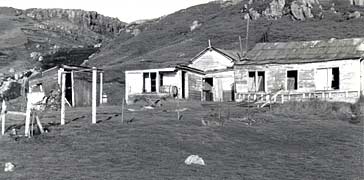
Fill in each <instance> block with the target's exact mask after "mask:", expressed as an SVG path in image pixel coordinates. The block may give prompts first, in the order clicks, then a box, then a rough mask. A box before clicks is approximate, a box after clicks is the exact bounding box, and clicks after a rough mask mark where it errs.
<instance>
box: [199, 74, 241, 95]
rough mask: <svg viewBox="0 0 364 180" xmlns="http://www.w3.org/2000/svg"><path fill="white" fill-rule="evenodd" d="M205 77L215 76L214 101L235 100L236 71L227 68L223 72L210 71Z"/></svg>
mask: <svg viewBox="0 0 364 180" xmlns="http://www.w3.org/2000/svg"><path fill="white" fill-rule="evenodd" d="M205 77H211V78H213V89H214V91H213V97H214V101H220V100H221V101H233V100H234V95H233V94H234V82H235V80H234V71H233V70H227V71H222V72H215V73H208V74H206V76H205Z"/></svg>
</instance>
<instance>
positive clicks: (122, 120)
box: [121, 98, 125, 123]
mask: <svg viewBox="0 0 364 180" xmlns="http://www.w3.org/2000/svg"><path fill="white" fill-rule="evenodd" d="M124 101H125V99H124V98H123V102H121V122H122V123H124Z"/></svg>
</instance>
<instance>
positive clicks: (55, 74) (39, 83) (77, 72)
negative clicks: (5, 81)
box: [28, 65, 103, 107]
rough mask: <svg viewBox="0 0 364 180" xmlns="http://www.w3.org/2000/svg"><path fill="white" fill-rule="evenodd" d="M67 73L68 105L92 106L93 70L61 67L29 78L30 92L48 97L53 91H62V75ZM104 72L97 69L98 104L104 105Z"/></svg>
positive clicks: (66, 95)
mask: <svg viewBox="0 0 364 180" xmlns="http://www.w3.org/2000/svg"><path fill="white" fill-rule="evenodd" d="M62 73H65V74H66V75H65V76H66V79H65V97H66V103H67V104H68V105H69V106H72V107H81V106H91V104H92V68H89V67H82V66H68V65H59V66H55V67H53V68H50V69H48V70H45V71H42V72H39V73H36V74H34V75H32V76H30V77H29V81H28V82H29V86H28V92H29V93H35V92H39V94H40V95H42V93H44V94H45V95H48V94H49V93H50V92H51V91H61V74H62ZM102 79H103V71H102V70H101V69H97V84H98V86H97V92H98V93H97V104H100V102H101V103H102V101H103V100H102V93H103V92H102V90H103V82H102V81H103V80H102Z"/></svg>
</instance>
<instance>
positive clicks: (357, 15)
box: [347, 11, 361, 19]
mask: <svg viewBox="0 0 364 180" xmlns="http://www.w3.org/2000/svg"><path fill="white" fill-rule="evenodd" d="M360 16H361V14H360V12H359V11H354V12H352V13H349V14H348V15H347V19H357V18H360Z"/></svg>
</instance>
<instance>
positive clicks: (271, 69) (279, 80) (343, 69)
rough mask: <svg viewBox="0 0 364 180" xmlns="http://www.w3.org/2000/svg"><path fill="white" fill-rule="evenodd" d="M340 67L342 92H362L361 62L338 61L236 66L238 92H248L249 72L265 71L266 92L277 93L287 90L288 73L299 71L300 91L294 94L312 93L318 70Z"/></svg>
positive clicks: (314, 88)
mask: <svg viewBox="0 0 364 180" xmlns="http://www.w3.org/2000/svg"><path fill="white" fill-rule="evenodd" d="M333 67H339V70H340V87H339V89H340V90H343V91H359V90H360V62H359V60H341V61H340V60H338V61H328V62H319V63H304V64H283V65H277V64H266V65H237V66H235V68H234V69H235V81H236V90H237V92H238V93H246V92H248V72H249V71H264V72H265V84H266V86H265V87H266V92H275V91H277V90H279V89H280V88H281V87H283V89H284V90H286V89H287V71H288V70H298V89H297V90H292V92H311V91H315V90H316V83H317V79H318V78H320V77H318V76H316V75H315V73H316V71H317V69H318V68H333Z"/></svg>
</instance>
